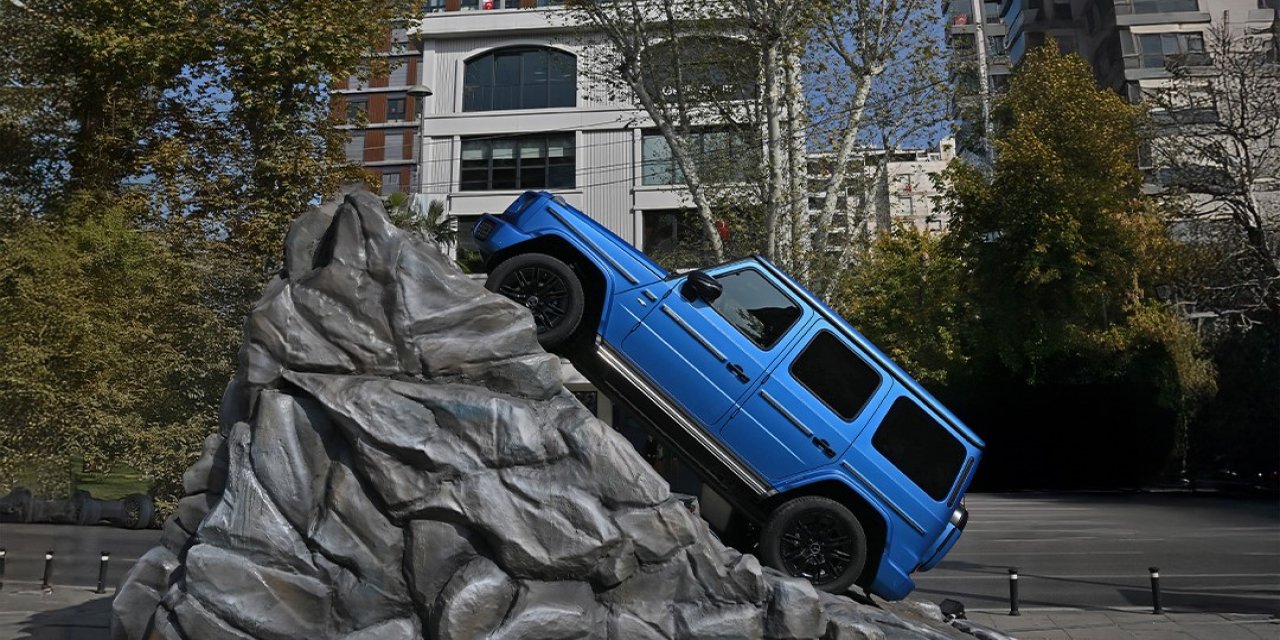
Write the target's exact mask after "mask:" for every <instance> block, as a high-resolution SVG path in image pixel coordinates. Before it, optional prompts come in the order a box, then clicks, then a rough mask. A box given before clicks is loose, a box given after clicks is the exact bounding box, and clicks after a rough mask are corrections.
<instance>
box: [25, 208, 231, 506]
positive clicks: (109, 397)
mask: <svg viewBox="0 0 1280 640" xmlns="http://www.w3.org/2000/svg"><path fill="white" fill-rule="evenodd" d="M82 206H91V205H90V204H88V203H74V204H73V205H72V207H71V210H72V211H73V212H74V213H76V214H77V215H78V216H83V218H84V221H83V222H76V223H65V224H50V223H47V222H43V221H36V220H28V221H24V222H22V223H21V224H20V225H19V226H18V228H17V229H16V230H15V231H14V232H13V233H11V234H10V235H9V236H7V237H5V238H3V239H2V240H0V424H3V425H4V426H5V438H3V440H0V485H2V484H5V483H6V482H5V481H8V480H10V479H12V478H15V477H18V476H21V475H22V474H24V473H27V472H28V469H27V467H28V466H29V465H31V464H32V463H33V462H34V461H43V464H44V465H45V466H47V465H48V464H50V463H52V464H54V465H56V466H59V467H62V468H67V469H70V468H71V463H72V461H76V462H77V463H78V466H79V467H80V469H82V470H84V471H89V472H93V471H99V472H100V471H105V470H107V469H109V468H110V467H111V466H113V465H114V464H115V463H117V462H118V461H126V460H127V461H129V462H130V463H131V464H132V465H134V466H135V467H136V468H138V469H141V470H145V471H146V472H147V474H148V475H149V476H150V477H151V479H152V480H153V482H155V483H156V487H155V489H156V491H157V495H159V496H161V497H169V498H172V497H173V496H175V495H176V494H177V492H178V491H179V490H180V484H179V480H178V479H179V477H180V474H181V470H182V468H183V467H184V466H186V465H188V464H190V463H191V462H192V461H193V456H194V454H195V452H196V451H198V448H199V442H200V440H201V439H202V438H203V437H204V436H205V435H207V434H208V433H210V432H211V430H212V429H213V428H214V427H215V418H214V416H215V415H216V410H215V408H216V406H217V403H218V400H219V397H220V396H221V393H222V389H223V387H224V386H225V385H226V381H227V379H228V378H229V376H230V374H231V361H232V356H233V353H234V349H235V338H236V332H235V330H234V327H233V326H230V325H229V324H228V323H226V322H225V321H224V320H223V319H222V318H220V317H218V315H217V314H216V313H215V312H214V311H213V310H212V309H211V308H210V305H209V300H208V298H207V295H206V290H207V287H208V280H209V278H210V277H212V275H213V274H212V272H213V270H214V269H215V264H214V263H211V262H203V261H197V260H192V259H190V257H189V256H184V255H180V254H179V253H177V252H175V251H173V250H172V249H170V248H169V246H168V243H167V242H166V241H165V239H164V238H163V237H161V236H160V235H159V234H158V233H155V232H147V231H142V230H140V229H138V228H136V227H135V226H133V225H132V224H131V223H130V222H129V218H130V217H131V216H130V215H129V212H128V211H127V208H126V207H125V206H124V205H116V206H111V207H109V208H106V209H105V210H95V211H93V212H92V215H90V214H89V213H81V212H79V211H77V209H78V208H79V207H82Z"/></svg>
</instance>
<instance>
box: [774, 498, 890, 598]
mask: <svg viewBox="0 0 1280 640" xmlns="http://www.w3.org/2000/svg"><path fill="white" fill-rule="evenodd" d="M802 496H820V497H823V498H830V499H832V500H835V501H836V502H839V503H840V504H842V505H844V506H846V507H848V508H849V510H850V511H852V512H853V515H854V516H855V517H857V518H858V522H859V523H860V524H861V525H862V530H863V533H865V534H866V536H867V562H866V564H865V565H864V566H863V567H862V574H861V575H859V576H858V579H857V580H856V581H855V584H857V585H860V586H864V587H865V586H868V585H870V584H871V582H872V581H873V580H875V577H876V573H877V572H878V571H879V570H880V560H881V558H882V557H883V556H884V548H885V542H886V541H887V540H888V533H889V532H888V525H887V521H886V520H885V516H884V514H883V513H881V512H880V510H879V509H876V508H875V507H874V506H872V504H871V502H869V501H868V500H867V499H866V498H865V497H863V496H862V495H861V494H859V493H858V492H857V491H854V489H853V488H852V487H850V486H849V485H847V484H845V483H844V482H841V481H840V480H836V479H826V480H819V481H817V482H814V483H811V484H806V485H803V486H800V487H796V488H794V489H789V490H787V491H785V492H782V493H779V494H778V495H775V496H773V497H772V498H770V499H769V501H768V502H767V503H766V506H767V509H768V511H769V512H772V511H773V510H774V509H776V508H778V507H779V506H781V505H782V503H784V502H787V501H788V500H791V499H793V498H799V497H802Z"/></svg>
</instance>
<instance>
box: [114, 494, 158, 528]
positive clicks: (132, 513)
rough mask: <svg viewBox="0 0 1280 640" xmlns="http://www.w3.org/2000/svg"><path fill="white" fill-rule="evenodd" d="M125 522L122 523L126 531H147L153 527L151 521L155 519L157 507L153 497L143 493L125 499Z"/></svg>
mask: <svg viewBox="0 0 1280 640" xmlns="http://www.w3.org/2000/svg"><path fill="white" fill-rule="evenodd" d="M122 502H123V503H124V513H125V517H124V521H123V522H122V523H121V526H123V527H124V528H126V529H146V528H147V527H149V526H151V519H152V518H154V517H155V513H156V505H155V502H154V501H153V500H152V499H151V496H149V495H146V494H143V493H134V494H131V495H128V496H125V497H124V500H122Z"/></svg>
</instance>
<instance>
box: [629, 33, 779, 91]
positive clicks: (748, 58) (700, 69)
mask: <svg viewBox="0 0 1280 640" xmlns="http://www.w3.org/2000/svg"><path fill="white" fill-rule="evenodd" d="M755 59H756V58H755V57H754V56H752V54H751V51H750V49H749V48H748V47H747V45H745V44H744V43H743V42H741V41H739V40H736V39H733V38H681V39H679V40H670V41H665V42H660V43H658V44H655V45H653V46H651V47H649V48H648V49H645V50H644V52H643V53H642V55H641V57H640V63H641V64H642V65H644V66H645V74H646V77H645V87H646V89H647V90H648V91H649V92H650V93H651V94H653V95H654V96H661V97H663V98H665V99H668V100H673V101H674V100H683V101H686V102H703V101H716V100H750V99H751V98H752V97H753V96H755V95H756V94H757V93H758V77H759V66H758V65H755V64H752V62H753V61H754V60H755Z"/></svg>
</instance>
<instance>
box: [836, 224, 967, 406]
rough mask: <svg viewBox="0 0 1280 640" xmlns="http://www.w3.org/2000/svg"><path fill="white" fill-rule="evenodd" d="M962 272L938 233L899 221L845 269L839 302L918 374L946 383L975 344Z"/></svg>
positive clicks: (885, 348) (848, 314)
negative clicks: (852, 266)
mask: <svg viewBox="0 0 1280 640" xmlns="http://www.w3.org/2000/svg"><path fill="white" fill-rule="evenodd" d="M962 275H963V271H962V269H961V265H960V262H959V261H958V260H957V259H956V258H955V256H954V255H951V254H949V253H948V252H947V251H946V250H945V248H944V244H943V242H942V239H941V236H939V235H937V234H933V233H930V232H927V231H921V230H919V229H916V228H915V227H914V226H912V225H900V226H898V227H896V228H894V229H893V231H892V233H886V234H882V235H880V236H879V237H878V238H876V240H875V241H874V242H873V243H872V244H871V246H870V247H869V249H868V251H867V253H866V255H865V256H864V257H863V258H862V260H861V261H860V262H859V264H858V268H857V269H852V270H850V271H849V272H847V273H846V275H845V278H844V280H843V281H842V282H841V287H840V290H839V294H838V295H837V296H835V304H836V309H837V310H838V311H839V312H840V314H841V315H842V316H844V317H845V318H846V319H848V320H849V322H850V324H852V325H853V326H855V327H857V328H858V330H859V331H861V332H862V333H864V334H866V336H867V337H868V338H870V339H871V341H872V342H874V343H875V344H876V345H877V346H879V347H880V349H882V350H883V351H884V352H885V353H887V354H888V355H889V357H891V358H893V361H894V362H896V363H898V365H900V366H901V367H902V368H904V369H906V370H907V372H908V373H910V374H911V375H912V376H913V377H915V378H916V379H917V380H920V381H921V382H923V383H925V384H936V385H945V384H947V383H948V382H950V380H951V378H952V376H953V375H955V374H956V373H957V372H959V371H960V370H962V369H963V368H964V367H965V365H966V363H967V362H968V354H967V351H968V349H970V348H971V347H970V345H969V344H968V341H967V340H966V339H965V334H964V330H965V329H966V326H965V317H966V313H967V311H968V304H967V302H966V300H965V299H964V297H963V296H962V295H961V282H962Z"/></svg>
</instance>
